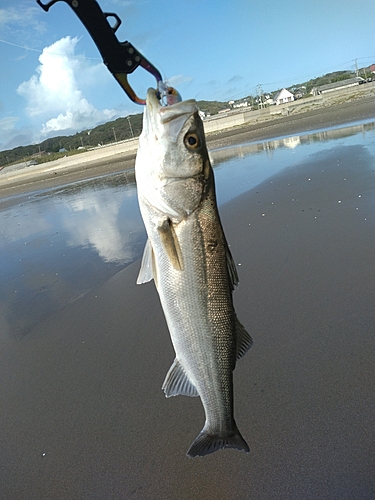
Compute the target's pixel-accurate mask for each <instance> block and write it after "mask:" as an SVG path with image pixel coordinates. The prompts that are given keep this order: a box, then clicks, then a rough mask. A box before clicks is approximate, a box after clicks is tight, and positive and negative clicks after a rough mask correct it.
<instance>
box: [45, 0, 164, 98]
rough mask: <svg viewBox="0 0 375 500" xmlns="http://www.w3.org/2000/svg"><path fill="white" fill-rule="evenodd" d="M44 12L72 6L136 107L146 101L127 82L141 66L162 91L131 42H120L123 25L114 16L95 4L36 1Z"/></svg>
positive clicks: (156, 73) (79, 0)
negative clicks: (109, 20) (62, 6)
mask: <svg viewBox="0 0 375 500" xmlns="http://www.w3.org/2000/svg"><path fill="white" fill-rule="evenodd" d="M36 1H37V3H38V4H39V5H40V6H41V7H42V9H43V10H45V11H46V12H48V10H49V8H50V7H51V6H52V5H54V4H55V3H56V2H59V1H62V2H65V3H67V4H68V5H70V7H71V8H72V9H73V11H74V12H75V13H76V14H77V16H78V17H79V19H80V20H81V22H82V23H83V24H84V26H85V27H86V29H87V31H88V32H89V33H90V35H91V38H92V39H93V40H94V42H95V44H96V46H97V47H98V49H99V52H100V54H101V56H102V58H103V62H104V64H105V65H106V66H107V68H108V69H109V71H110V72H111V73H112V75H113V76H114V77H115V78H116V80H117V81H118V82H119V84H120V85H121V87H122V88H123V90H125V92H126V94H127V95H128V97H129V98H130V99H131V100H132V101H133V102H135V103H137V104H145V102H146V101H145V99H140V98H139V97H138V96H137V95H136V93H135V92H134V90H133V89H132V88H131V86H130V84H129V82H128V76H127V75H128V74H130V73H133V71H134V70H135V69H137V68H138V66H141V67H142V68H144V69H145V70H146V71H148V72H149V73H151V74H152V75H153V76H154V77H155V79H156V82H157V88H159V85H160V83H161V82H162V80H163V79H162V76H161V74H160V73H159V71H158V70H157V69H156V68H155V66H153V65H152V64H151V63H150V62H149V61H148V60H147V59H146V58H145V57H144V56H143V55H142V54H141V53H140V52H138V50H137V49H136V48H135V47H134V46H133V45H132V44H131V43H130V42H128V41H125V42H119V40H118V38H117V37H116V35H115V33H116V31H117V29H118V28H119V26H120V25H121V19H120V18H119V17H118V15H117V14H114V13H112V12H103V11H102V10H101V8H100V7H99V4H98V3H97V2H96V0H51V1H50V2H48V3H46V4H44V3H42V1H41V0H36ZM108 18H113V19H114V20H115V23H114V25H113V26H111V24H110V23H109V22H108Z"/></svg>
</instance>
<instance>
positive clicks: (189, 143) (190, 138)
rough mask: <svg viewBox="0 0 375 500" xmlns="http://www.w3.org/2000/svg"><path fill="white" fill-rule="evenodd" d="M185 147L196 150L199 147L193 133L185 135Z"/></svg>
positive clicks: (195, 135) (196, 137) (197, 139)
mask: <svg viewBox="0 0 375 500" xmlns="http://www.w3.org/2000/svg"><path fill="white" fill-rule="evenodd" d="M185 145H186V147H187V148H189V149H197V148H198V147H199V138H198V136H197V134H193V133H189V134H186V136H185Z"/></svg>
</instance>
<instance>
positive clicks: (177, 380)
mask: <svg viewBox="0 0 375 500" xmlns="http://www.w3.org/2000/svg"><path fill="white" fill-rule="evenodd" d="M162 389H163V391H164V393H165V396H166V397H167V398H170V397H172V396H179V395H181V396H199V394H198V391H197V389H196V387H195V385H194V384H193V383H192V382H191V381H190V380H189V378H188V376H187V375H186V372H185V370H184V369H183V367H182V365H181V363H180V362H179V361H178V359H177V358H176V359H175V360H174V362H173V364H172V366H171V367H170V368H169V370H168V373H167V375H166V377H165V380H164V383H163V386H162Z"/></svg>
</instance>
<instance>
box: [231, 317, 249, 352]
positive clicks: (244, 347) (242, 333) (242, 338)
mask: <svg viewBox="0 0 375 500" xmlns="http://www.w3.org/2000/svg"><path fill="white" fill-rule="evenodd" d="M235 323H236V325H235V326H236V358H237V359H240V358H242V356H245V354H246V353H247V351H248V350H249V349H250V347H251V346H252V345H253V339H252V338H251V336H250V334H249V333H248V332H247V331H246V330H245V327H244V326H243V325H242V324H241V323H240V321H239V319H238V318H237V316H236V319H235Z"/></svg>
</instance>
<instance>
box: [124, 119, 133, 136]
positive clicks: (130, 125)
mask: <svg viewBox="0 0 375 500" xmlns="http://www.w3.org/2000/svg"><path fill="white" fill-rule="evenodd" d="M126 118H127V119H128V122H129V127H130V133H131V135H132V137H133V139H134V134H133V129H132V124H131V123H130V116H127V117H126Z"/></svg>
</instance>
